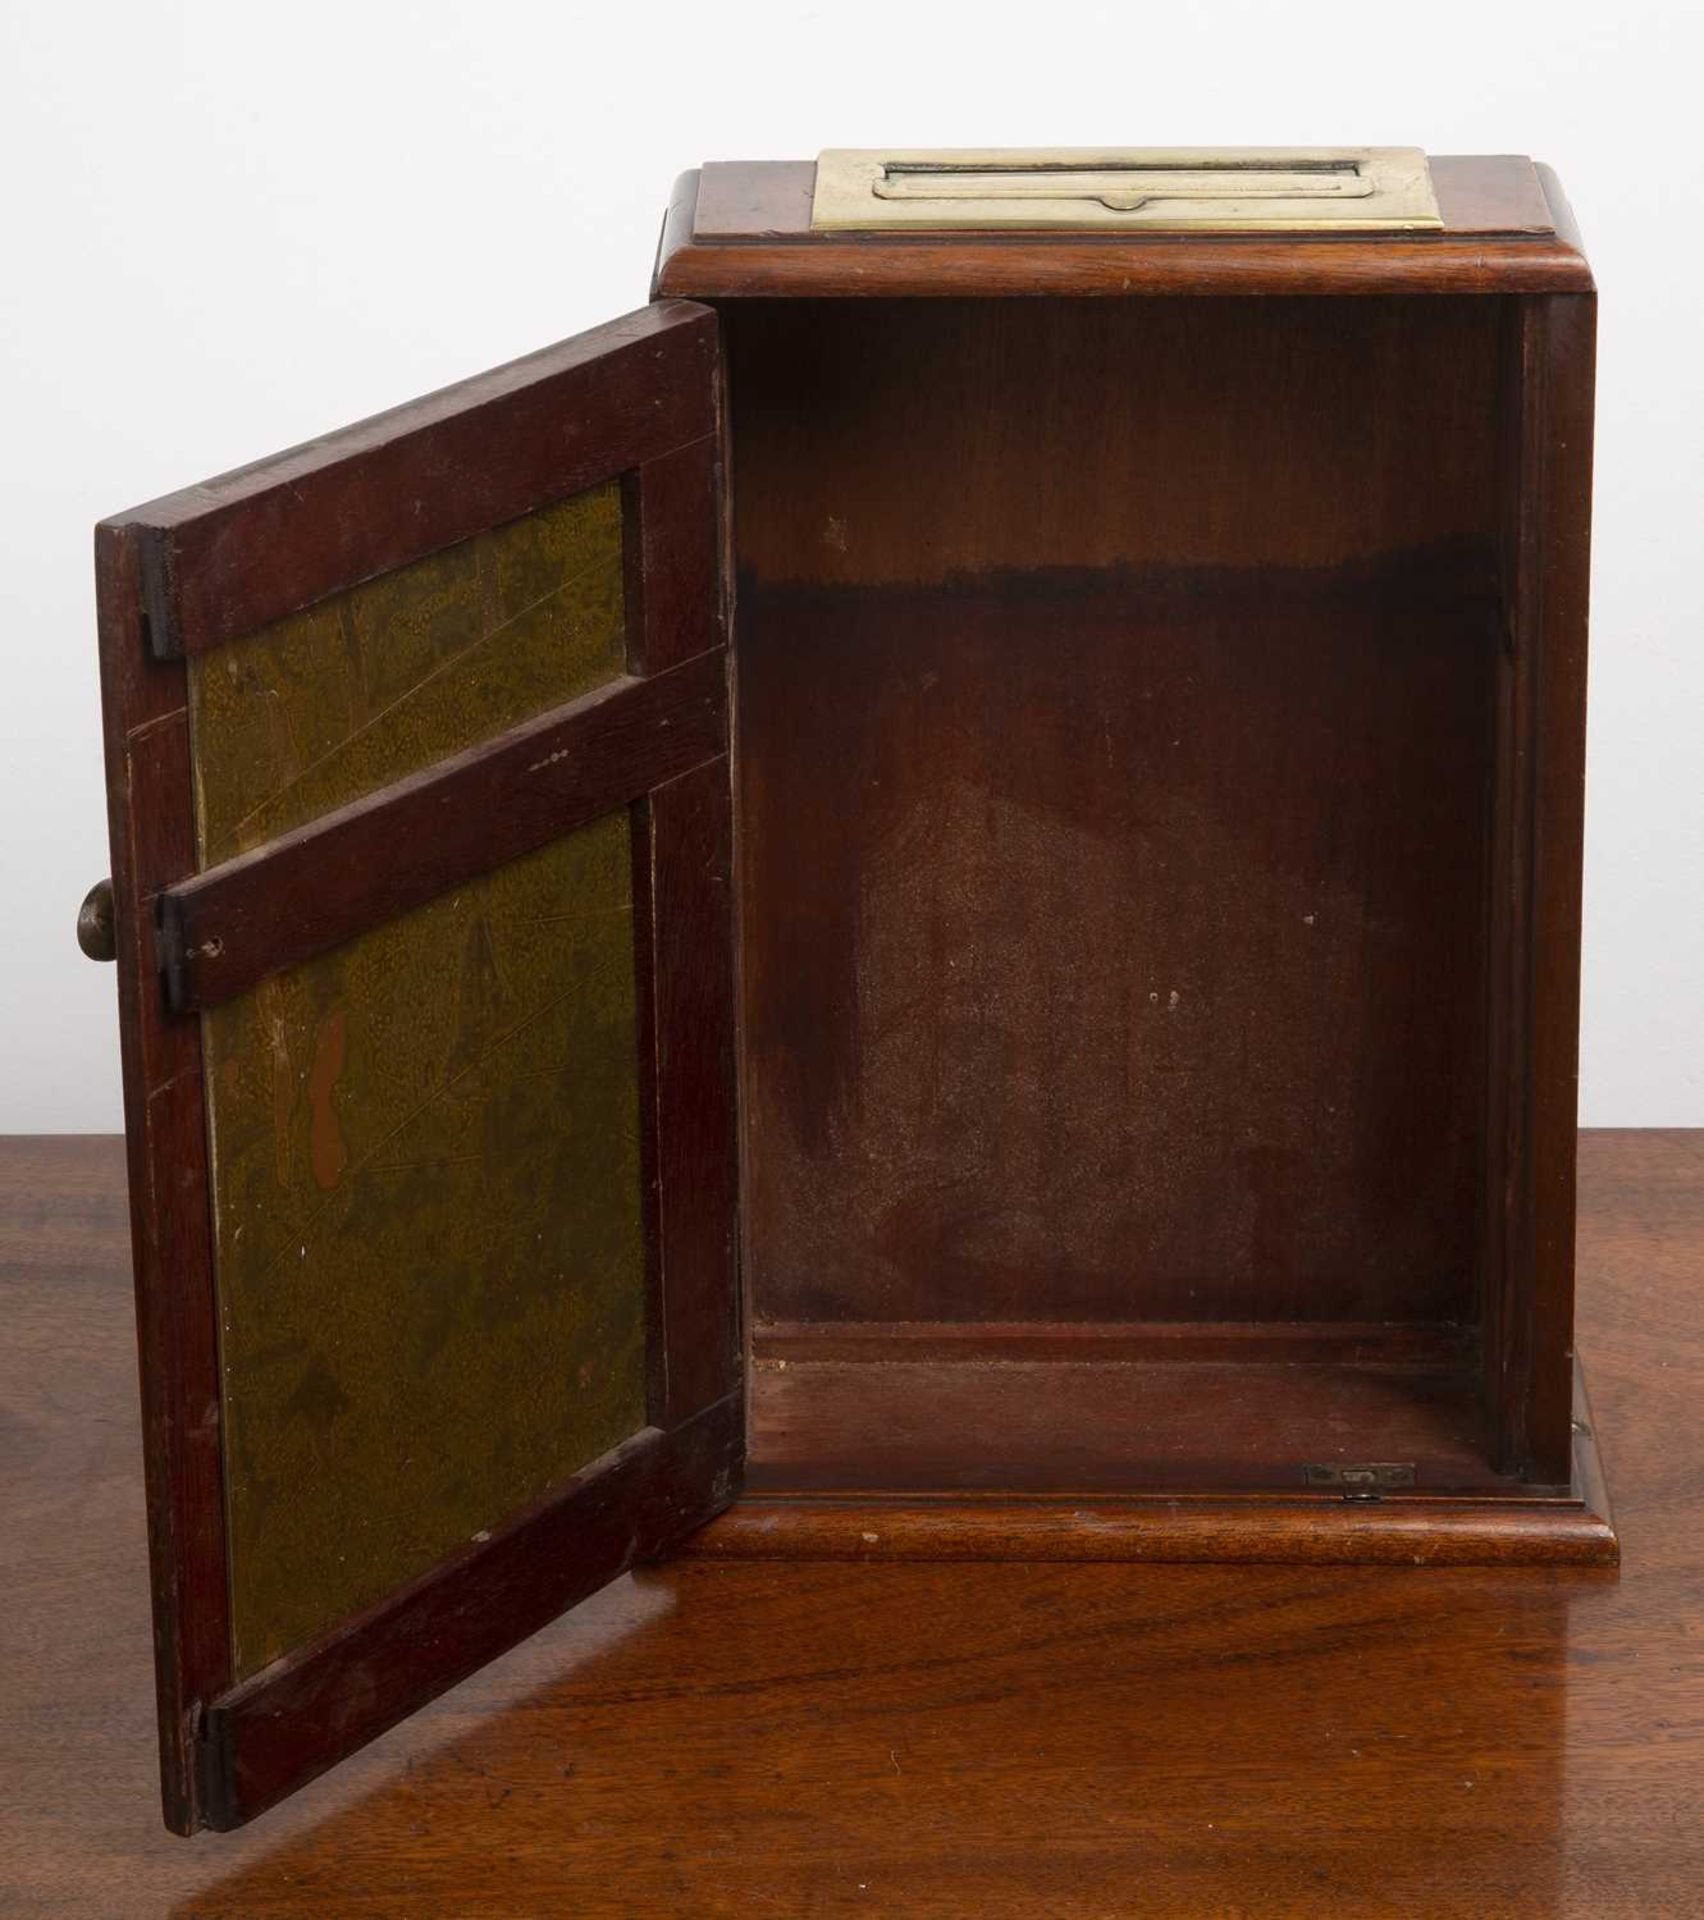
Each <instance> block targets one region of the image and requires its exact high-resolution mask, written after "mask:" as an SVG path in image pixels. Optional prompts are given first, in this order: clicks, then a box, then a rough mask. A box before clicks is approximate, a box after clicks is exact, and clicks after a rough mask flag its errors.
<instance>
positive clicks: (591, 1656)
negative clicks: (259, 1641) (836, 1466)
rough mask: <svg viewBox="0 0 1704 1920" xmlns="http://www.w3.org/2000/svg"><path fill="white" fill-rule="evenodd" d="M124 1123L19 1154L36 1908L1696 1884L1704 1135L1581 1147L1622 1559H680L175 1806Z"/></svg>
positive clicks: (495, 1905) (9, 1847)
mask: <svg viewBox="0 0 1704 1920" xmlns="http://www.w3.org/2000/svg"><path fill="white" fill-rule="evenodd" d="M125 1232H126V1217H125V1205H124V1196H123V1151H122V1147H121V1145H120V1143H118V1142H117V1141H113V1140H105V1139H78V1140H45V1139H42V1140H38V1139H19V1140H14V1141H11V1142H8V1143H6V1144H5V1145H4V1147H3V1148H0V1289H3V1296H4V1309H5V1314H6V1336H7V1337H6V1339H5V1341H4V1342H3V1343H0V1516H3V1520H4V1525H3V1526H0V1578H3V1579H4V1583H5V1592H6V1596H7V1599H6V1605H5V1607H4V1608H3V1609H0V1704H3V1711H0V1809H3V1812H0V1911H4V1912H5V1913H7V1914H9V1915H10V1914H37V1913H51V1914H76V1915H89V1914H100V1915H146V1914H166V1913H171V1914H194V1915H217V1914H244V1915H267V1914H279V1915H282V1914H293V1913H298V1912H300V1913H308V1912H312V1913H320V1914H324V1913H336V1914H363V1915H371V1914H398V1915H421V1914H439V1913H457V1914H462V1913H478V1914H487V1913H488V1914H505V1915H517V1914H529V1915H530V1914H558V1913H568V1912H571V1913H574V1914H576V1915H588V1914H592V1915H597V1914H614V1915H632V1914H645V1915H657V1914H674V1913H682V1914H694V1915H702V1914H740V1915H758V1916H761V1915H798V1914H808V1915H820V1914H838V1913H866V1914H907V1915H910V1914H918V1915H960V1914H975V1915H979V1916H998V1915H1009V1914H1045V1915H1049V1916H1060V1915H1064V1916H1091V1915H1092V1916H1104V1915H1109V1914H1117V1915H1121V1916H1122V1915H1130V1914H1180V1915H1189V1916H1202V1915H1220V1914H1225V1915H1232V1914H1254V1913H1258V1914H1261V1915H1263V1916H1264V1915H1271V1914H1316V1913H1318V1914H1325V1913H1330V1914H1356V1915H1361V1914H1416V1913H1423V1914H1426V1915H1428V1916H1453V1915H1464V1916H1466V1915H1471V1916H1475V1920H1478V1917H1479V1916H1485V1915H1498V1916H1504V1915H1528V1914H1549V1915H1555V1914H1565V1915H1589V1916H1593V1920H1599V1917H1613V1916H1619V1915H1641V1916H1643V1915H1664V1916H1667V1915H1687V1914H1696V1913H1700V1912H1704V1423H1701V1421H1700V1417H1699V1407H1700V1405H1701V1404H1704V1289H1701V1288H1700V1287H1699V1285H1698V1274H1699V1271H1700V1267H1701V1262H1704V1135H1700V1134H1684V1133H1667V1134H1660V1133H1622V1134H1599V1135H1588V1136H1586V1138H1585V1139H1584V1140H1583V1142H1582V1156H1581V1212H1580V1235H1579V1247H1580V1304H1581V1347H1582V1351H1583V1352H1584V1354H1585V1357H1586V1360H1587V1363H1588V1365H1589V1367H1590V1371H1591V1376H1592V1384H1593V1393H1594V1399H1595V1405H1596V1412H1597V1418H1598V1424H1599V1426H1600V1429H1601V1431H1602V1435H1603V1443H1604V1449H1605V1452H1606V1454H1607V1457H1608V1463H1609V1469H1610V1472H1611V1474H1612V1476H1613V1480H1614V1486H1615V1493H1616V1508H1617V1520H1618V1523H1619V1526H1620V1530H1621V1535H1622V1544H1623V1552H1624V1562H1623V1567H1622V1571H1621V1574H1620V1577H1619V1579H1617V1578H1615V1577H1614V1576H1609V1575H1603V1574H1581V1573H1562V1572H1534V1571H1524V1572H1498V1571H1493V1570H1467V1569H1463V1570H1437V1569H1431V1570H1425V1571H1416V1570H1395V1569H1393V1570H1389V1571H1386V1570H1381V1569H1367V1568H1361V1569H1340V1570H1337V1569H1318V1568H1275V1567H1274V1568H1259V1567H1255V1568H1251V1567H1229V1568H1226V1567H1183V1566H1177V1567H1146V1568H1145V1567H1137V1566H1116V1565H1100V1566H1022V1565H997V1564H995V1565H989V1564H981V1565H959V1566H939V1565H897V1566H896V1565H888V1566H873V1565H844V1564H842V1565H821V1564H818V1565H810V1564H785V1563H783V1564H773V1563H768V1564H763V1563H747V1564H726V1563H714V1562H691V1563H681V1564H677V1565H674V1566H671V1567H669V1568H666V1569H664V1570H661V1571H658V1572H651V1573H646V1574H644V1575H641V1576H638V1577H635V1578H632V1579H628V1580H624V1581H621V1582H619V1583H617V1584H616V1585H615V1586H613V1587H611V1588H609V1589H607V1590H606V1591H605V1592H603V1593H601V1594H599V1595H597V1596H595V1597H594V1598H593V1599H591V1600H590V1601H588V1602H587V1603H586V1604H585V1605H584V1606H582V1607H581V1608H580V1609H578V1610H577V1611H576V1612H575V1613H574V1614H572V1615H570V1616H569V1617H567V1618H566V1619H564V1620H561V1621H558V1622H557V1623H556V1624H555V1625H553V1626H551V1627H549V1628H547V1629H545V1630H544V1631H543V1632H542V1633H540V1634H538V1635H536V1636H535V1637H534V1638H533V1639H532V1640H530V1641H528V1642H527V1643H526V1644H525V1645H524V1646H522V1647H520V1648H518V1649H517V1650H516V1651H514V1652H513V1653H511V1654H509V1655H508V1656H507V1657H506V1658H504V1659H503V1660H502V1661H500V1662H499V1663H497V1664H496V1665H494V1666H492V1667H489V1668H487V1669H486V1670H484V1671H483V1672H482V1673H480V1674H478V1675H476V1676H475V1677H474V1678H473V1679H471V1680H469V1681H467V1682H466V1683H465V1684H464V1685H462V1686H461V1687H459V1688H458V1689H456V1690H455V1691H454V1692H452V1693H450V1694H448V1695H445V1696H444V1697H443V1698H441V1699H440V1700H438V1701H437V1702H436V1703H434V1704H433V1705H432V1706H430V1707H428V1708H427V1709H425V1710H424V1711H423V1712H422V1713H420V1714H419V1715H417V1716H416V1717H415V1718H414V1719H412V1720H410V1721H408V1722H407V1723H405V1724H404V1725H403V1726H401V1727H398V1728H397V1729H395V1730H394V1731H393V1732H391V1733H390V1734H388V1735H387V1736H385V1737H384V1738H383V1739H382V1740H380V1741H378V1742H376V1743H375V1744H374V1745H373V1746H371V1747H369V1748H367V1749H366V1750H365V1751H364V1752H362V1753H361V1754H359V1755H357V1756H356V1757H355V1758H354V1759H352V1760H351V1761H349V1762H348V1763H347V1764H345V1765H344V1766H343V1767H341V1768H339V1769H338V1770H337V1771H336V1772H335V1773H333V1774H331V1775H329V1776H327V1777H326V1778H325V1779H323V1780H321V1781H319V1782H318V1783H316V1784H315V1785H314V1786H312V1787H310V1788H309V1789H308V1790H306V1791H305V1792H303V1793H302V1794H301V1795H299V1796H298V1797H297V1798H296V1799H295V1800H293V1801H292V1802H291V1803H290V1804H289V1805H288V1806H286V1807H283V1808H280V1809H278V1810H277V1811H275V1812H274V1813H272V1814H269V1815H268V1816H266V1817H265V1818H264V1819H262V1820H261V1821H259V1822H258V1823H257V1824H256V1825H254V1826H253V1827H250V1828H248V1829H246V1830H245V1831H244V1832H242V1833H240V1834H235V1835H226V1836H212V1835H204V1836H202V1837H200V1838H199V1839H197V1840H195V1841H181V1840H174V1839H173V1838H171V1837H170V1836H169V1835H168V1834H167V1833H166V1832H165V1831H164V1829H163V1828H162V1827H161V1826H160V1824H159V1806H158V1798H157V1788H156V1783H155V1778H154V1765H155V1756H154V1732H153V1713H154V1702H153V1688H152V1683H151V1678H150V1655H149V1624H148V1586H147V1567H146V1552H145V1534H144V1523H143V1508H142V1489H141V1449H140V1440H139V1431H138V1421H137V1408H136V1390H135V1380H134V1331H133V1326H132V1317H131V1316H132V1306H131V1296H130V1286H129V1273H128V1258H127V1253H126V1248H125Z"/></svg>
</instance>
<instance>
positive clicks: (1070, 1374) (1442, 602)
mask: <svg viewBox="0 0 1704 1920" xmlns="http://www.w3.org/2000/svg"><path fill="white" fill-rule="evenodd" d="M1380 168H1384V169H1386V171H1385V172H1384V173H1383V174H1381V173H1380V171H1379V170H1380ZM1392 169H1394V171H1392ZM813 215H814V219H813ZM654 294H655V299H654V302H653V304H652V305H650V306H648V307H646V308H644V309H643V310H641V311H639V312H637V313H635V314H632V315H630V316H629V317H627V318H626V319H622V320H618V321H616V322H614V323H613V324H611V325H610V326H608V327H605V328H602V329H600V330H598V331H597V332H595V333H592V334H589V335H586V336H584V337H582V338H580V339H577V340H572V341H569V342H566V343H565V344H563V345H561V346H556V347H551V348H547V349H546V350H545V351H543V352H541V353H539V354H537V355H535V356H533V357H532V358H530V359H528V360H523V361H520V362H517V363H516V364H515V365H513V366H510V367H505V368H501V369H499V370H498V371H496V372H494V373H490V374H486V375H483V376H481V377H480V378H477V379H475V380H471V381H469V382H467V383H466V384H465V385H463V386H459V387H454V388H451V389H449V390H447V391H445V392H443V393H440V394H436V395H434V396H432V397H430V398H429V399H426V400H422V401H419V402H417V403H415V404H413V405H410V406H406V407H402V408H399V409H397V410H396V411H394V412H392V413H389V414H385V415H381V416H380V417H378V418H376V419H374V420H370V421H368V422H366V423H364V424H363V425H360V426H357V427H354V428H351V429H348V430H347V431H345V432H342V433H338V434H333V435H331V436H328V437H327V438H325V439H323V440H319V441H316V442H314V443H313V444H311V445H309V446H306V447H301V448H298V449H296V450H294V451H293V452H290V453H286V454H283V455H280V456H278V457H276V458H274V459H271V460H267V461H262V462H260V463H259V464H257V465H255V466H252V467H249V468H246V469H244V470H242V471H241V472H239V473H235V474H232V475H228V476H226V477H224V478H222V479H218V480H214V481H211V482H209V483H207V484H206V485H204V486H201V487H196V488H193V489H190V490H189V491H187V492H184V493H180V494H175V495H173V496H171V497H170V498H168V499H166V500H162V501H158V502H155V503H154V504H152V505H150V506H147V507H143V508H139V509H137V510H136V511H135V512H132V513H129V514H125V515H121V516H119V517H118V518H116V519H113V520H110V521H108V522H106V523H104V524H103V525H102V527H101V528H100V530H99V535H98V547H97V555H98V567H99V588H100V618H101V658H102V670H103V676H104V695H105V709H106V728H107V734H106V738H107V753H108V765H109V772H110V791H111V819H112V844H113V860H114V868H113V880H112V885H111V912H110V914H109V913H107V912H105V911H104V910H103V909H104V905H105V902H104V899H103V897H102V896H101V894H100V892H99V890H97V894H96V896H94V897H93V898H92V900H91V904H90V906H89V908H88V909H87V911H86V916H85V920H86V925H85V928H84V932H85V939H86V944H87V945H88V946H89V947H90V948H91V950H94V951H97V952H98V951H102V950H103V949H104V950H108V951H110V950H112V949H114V948H115V949H116V955H117V958H118V961H119V989H120V999H121V1010H122V1040H123V1053H124V1077H125V1087H126V1101H127V1114H128V1123H129V1141H130V1162H131V1184H132V1204H133V1217H134V1237H135V1252H136V1273H137V1297H138V1306H139V1314H140V1323H141V1349H142V1384H143V1396H144V1407H145V1426H146V1436H147V1461H148V1492H149V1502H150V1513H151V1520H152V1545H153V1560H154V1583H155V1607H156V1619H157V1628H158V1650H159V1674H160V1720H161V1738H162V1753H163V1762H164V1778H165V1797H166V1809H167V1818H168V1820H169V1822H170V1823H171V1824H172V1825H173V1826H175V1827H177V1828H178V1829H180V1830H184V1831H187V1830H189V1829H191V1828H193V1827H195V1826H197V1825H201V1824H210V1825H214V1826H226V1825H230V1824H234V1823H236V1822H239V1821H241V1820H243V1819H246V1818H247V1817H249V1816H250V1815H252V1814H253V1813H255V1812H257V1811H258V1810H260V1809H261V1808H263V1807H265V1806H267V1805H268V1804H270V1803H271V1802H273V1801H275V1800H276V1799H277V1798H279V1797H280V1796H281V1795H282V1794H284V1793H287V1792H289V1791H290V1790H291V1789H292V1788H294V1787H295V1786H297V1785H298V1784H300V1783H301V1782H302V1781H303V1780H304V1779H306V1778H308V1777H310V1776H311V1775H312V1774H313V1773H315V1772H317V1771H318V1770H320V1769H321V1768H323V1767H324V1766H326V1765H328V1764H330V1763H331V1762H332V1761H333V1760H335V1759H336V1758H337V1757H338V1756H339V1755H340V1754H341V1753H344V1752H346V1751H348V1750H349V1749H350V1748H352V1747H353V1746H355V1745H358V1744H359V1743H360V1742H362V1741H364V1740H366V1739H368V1738H370V1737H371V1736H372V1735H374V1734H375V1733H377V1732H378V1731H380V1730H381V1729H382V1728H384V1727H385V1726H387V1725H388V1724H390V1723H391V1722H392V1721H394V1720H395V1719H396V1718H397V1717H399V1716H400V1715H402V1714H404V1713H406V1712H408V1711H409V1710H410V1709H411V1708H412V1707H414V1706H415V1705H417V1704H418V1703H419V1702H420V1701H422V1700H423V1699H425V1698H427V1697H429V1696H430V1695H432V1694H433V1693H435V1692H437V1691H439V1690H441V1689H442V1688H443V1687H445V1686H447V1685H449V1684H451V1683H452V1682H453V1681H455V1680H456V1679H458V1678H459V1677H460V1676H461V1675H463V1674H465V1673H466V1672H468V1671H469V1670H470V1669H471V1668H472V1667H473V1666H475V1665H476V1664H478V1663H479V1662H480V1661H482V1660H485V1659H487V1658H489V1657H491V1656H492V1655H494V1654H496V1653H497V1652H499V1651H501V1650H502V1649H503V1648H504V1647H506V1646H508V1645H510V1644H512V1643H513V1642H514V1641H515V1640H516V1639H518V1638H519V1637H521V1636H523V1635H525V1634H527V1633H529V1632H531V1631H532V1630H534V1629H535V1628H537V1627H538V1626H540V1625H542V1624H543V1623H544V1622H545V1621H546V1620H548V1619H549V1618H551V1617H552V1616H553V1615H554V1614H555V1613H557V1612H558V1611H560V1610H561V1609H562V1608H563V1607H565V1606H568V1605H571V1604H573V1603H574V1602H575V1601H576V1600H578V1599H580V1598H581V1597H583V1596H584V1595H585V1594H587V1593H588V1592H590V1591H591V1590H593V1589H594V1588H596V1587H598V1586H599V1585H601V1584H603V1583H604V1582H606V1581H607V1580H609V1579H611V1578H613V1577H614V1576H615V1575H617V1574H618V1573H620V1572H621V1571H622V1570H624V1569H625V1568H627V1567H629V1566H631V1565H633V1564H634V1563H635V1562H638V1561H642V1560H646V1559H652V1558H656V1557H658V1556H661V1555H664V1554H667V1553H670V1552H673V1551H675V1550H677V1549H682V1548H683V1547H686V1546H687V1543H688V1539H689V1536H691V1539H690V1548H689V1549H688V1550H690V1551H693V1552H699V1553H721V1554H746V1555H765V1554H767V1555H790V1554H797V1555H819V1556H837V1557H847V1558H861V1557H865V1556H877V1555H911V1556H922V1557H931V1556H932V1557H961V1556H977V1555H982V1556H1007V1555H1009V1556H1014V1557H1025V1558H1038V1557H1040V1558H1045V1557H1054V1558H1059V1559H1092V1558H1125V1557H1128V1558H1135V1559H1153V1560H1161V1559H1187V1558H1226V1559H1249V1560H1260V1559H1265V1560H1271V1559H1305V1560H1319V1561H1324V1560H1355V1559H1365V1560H1381V1561H1412V1562H1438V1561H1470V1560H1492V1559H1495V1560H1503V1561H1508V1560H1520V1559H1532V1560H1551V1561H1573V1562H1586V1561H1602V1560H1607V1559H1611V1558H1613V1556H1614V1553H1615V1539H1614V1534H1613V1532H1612V1531H1611V1528H1610V1524H1609V1520H1608V1512H1607V1507H1606V1505H1605V1501H1604V1496H1603V1490H1602V1486H1601V1481H1600V1479H1599V1477H1598V1474H1597V1471H1596V1456H1595V1452H1594V1447H1593V1440H1592V1436H1591V1432H1590V1425H1589V1420H1588V1418H1587V1416H1586V1413H1585V1404H1584V1400H1583V1398H1582V1397H1581V1392H1580V1386H1579V1381H1578V1375H1577V1370H1576V1367H1575V1363H1574V1357H1573V1351H1572V1348H1573V1230H1574V1127H1575V1061H1576V1027H1577V1006H1578V971H1579V895H1580V847H1581V802H1582V784H1583V783H1582V769H1583V741H1584V698H1585V684H1586V682H1585V669H1586V651H1585V649H1586V600H1587V536H1588V522H1589V478H1590V455H1591V433H1592V359H1593V333H1594V314H1595V303H1594V295H1593V289H1592V281H1591V277H1590V274H1589V271H1588V268H1587V265H1586V262H1585V259H1584V257H1583V255H1582V253H1581V251H1580V247H1579V244H1578V240H1577V238H1576V236H1575V233H1574V230H1573V227H1572V225H1571V222H1570V218H1569V215H1568V212H1567V209H1566V207H1565V204H1564V203H1563V201H1562V198H1561V195H1560V192H1559V190H1558V188H1557V185H1556V182H1555V180H1554V179H1553V177H1552V176H1551V175H1549V173H1548V172H1547V171H1545V170H1544V169H1542V168H1538V169H1535V168H1534V166H1533V165H1532V164H1531V163H1530V162H1528V161H1526V160H1523V159H1514V158H1498V159H1435V160H1433V161H1432V162H1431V163H1430V165H1429V167H1428V165H1427V163H1426V162H1425V161H1424V159H1423V158H1422V157H1421V156H1418V155H1407V156H1396V157H1395V158H1394V159H1393V158H1392V156H1390V155H1388V154H1385V155H1382V156H1381V155H1378V154H1374V155H1368V154H1366V153H1351V154H1347V155H1344V154H1331V153H1327V154H1310V155H1287V156H1286V155H1277V156H1273V155H1249V154H1232V155H1228V156H1227V155H1201V154H1194V155H1176V154H1172V155H1160V156H1156V155H1095V156H1088V155H1066V156H1045V157H1042V158H1040V159H1037V158H1035V157H1023V156H1000V155H977V156H956V157H950V158H948V159H946V160H942V159H941V158H939V157H931V156H917V155H911V156H871V155H841V156H832V157H830V156H825V159H824V163H823V172H822V176H821V178H820V180H819V177H818V173H817V170H816V169H814V168H813V167H812V166H810V165H808V164H805V165H780V164H765V165H740V166H709V167H706V168H704V169H703V170H702V171H701V172H700V173H696V174H689V175H687V176H686V177H685V178H684V179H683V180H682V181H681V183H680V185H679V187H678V188H677V190H676V193H675V197H674V200H673V203H672V205H671V207H670V209H669V214H668V218H667V221H666V224H665V228H664V233H663V239H662V245H661V249H660V254H659V258H658V264H657V272H656V281H655V287H654ZM714 1516H720V1517H719V1518H715V1520H714V1524H713V1525H711V1526H709V1527H708V1528H705V1525H704V1523H705V1522H707V1521H710V1520H712V1518H713V1517H714ZM701 1528H703V1529H704V1530H703V1531H702V1532H700V1531H698V1530H699V1529H701Z"/></svg>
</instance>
